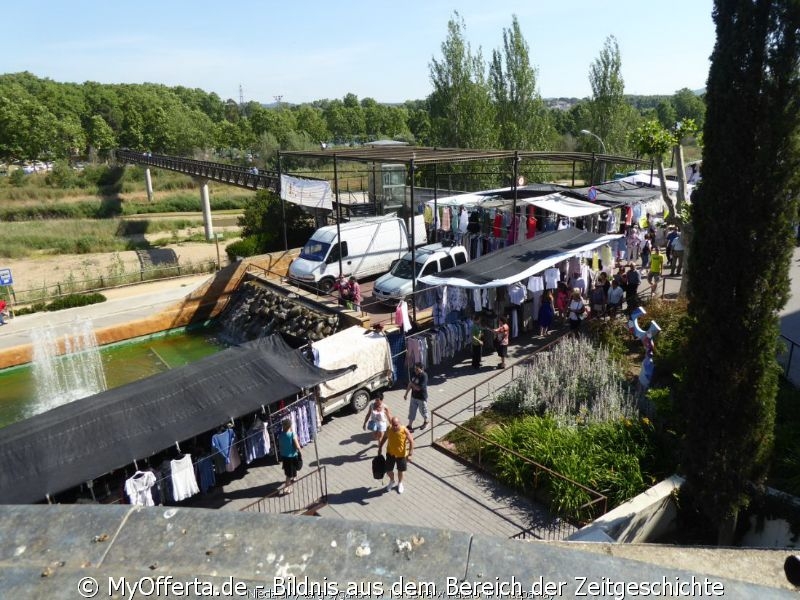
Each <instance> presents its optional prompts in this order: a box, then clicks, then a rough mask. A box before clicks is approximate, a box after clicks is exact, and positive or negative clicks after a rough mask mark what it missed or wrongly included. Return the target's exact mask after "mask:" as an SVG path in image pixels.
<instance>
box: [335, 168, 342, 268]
mask: <svg viewBox="0 0 800 600" xmlns="http://www.w3.org/2000/svg"><path fill="white" fill-rule="evenodd" d="M333 186H334V192H335V195H336V243H337V245H338V246H339V277H344V271H343V270H342V230H341V227H340V224H341V222H342V203H341V202H340V201H339V162H338V160H337V158H336V154H334V155H333Z"/></svg>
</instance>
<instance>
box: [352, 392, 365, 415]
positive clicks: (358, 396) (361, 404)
mask: <svg viewBox="0 0 800 600" xmlns="http://www.w3.org/2000/svg"><path fill="white" fill-rule="evenodd" d="M367 404H369V392H368V391H367V390H358V391H357V392H356V393H355V394H353V397H352V398H351V399H350V406H352V407H353V410H354V411H356V412H361V411H362V410H364V409H365V408H366V407H367Z"/></svg>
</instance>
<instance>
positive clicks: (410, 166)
mask: <svg viewBox="0 0 800 600" xmlns="http://www.w3.org/2000/svg"><path fill="white" fill-rule="evenodd" d="M408 169H409V173H410V175H411V198H410V200H409V201H410V202H411V243H410V245H411V301H412V303H411V311H412V315H411V319H412V321H413V322H414V325H416V324H417V302H416V298H417V245H416V241H417V233H416V227H415V223H416V219H415V218H414V217H416V216H417V215H416V206H415V205H414V174H415V166H414V159H413V158H412V159H411V161H410V162H409V163H408Z"/></svg>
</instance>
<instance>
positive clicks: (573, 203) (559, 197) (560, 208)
mask: <svg viewBox="0 0 800 600" xmlns="http://www.w3.org/2000/svg"><path fill="white" fill-rule="evenodd" d="M522 202H527V203H528V204H533V205H534V206H538V207H539V208H542V209H544V210H547V211H550V212H552V213H556V214H558V215H562V216H564V217H567V218H569V219H577V218H578V217H585V216H587V215H593V214H596V213H600V212H605V211H607V210H608V206H602V205H598V204H594V203H592V202H586V201H585V200H578V199H577V198H570V197H569V196H565V195H564V194H560V193H556V194H548V195H547V196H540V197H538V198H523V199H522Z"/></svg>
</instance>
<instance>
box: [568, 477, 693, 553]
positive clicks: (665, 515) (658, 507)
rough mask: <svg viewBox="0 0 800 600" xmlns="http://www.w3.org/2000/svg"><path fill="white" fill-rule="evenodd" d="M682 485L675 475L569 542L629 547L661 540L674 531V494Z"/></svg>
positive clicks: (572, 536)
mask: <svg viewBox="0 0 800 600" xmlns="http://www.w3.org/2000/svg"><path fill="white" fill-rule="evenodd" d="M683 481H684V480H683V479H682V478H681V477H678V476H677V475H673V476H672V477H670V478H669V479H665V480H664V481H662V482H661V483H658V484H656V485H654V486H653V487H651V488H650V489H649V490H647V491H646V492H644V493H642V494H639V495H638V496H636V497H635V498H631V499H630V500H628V501H627V502H625V503H624V504H620V505H619V506H618V507H617V508H615V509H614V510H612V511H610V512H607V513H606V514H605V515H603V516H602V517H600V518H599V519H595V520H594V521H592V523H590V524H589V525H587V526H586V527H583V528H582V529H579V530H578V531H576V532H575V533H574V534H572V535H571V536H570V537H568V538H567V539H568V540H570V541H583V542H620V543H626V544H632V543H641V542H648V541H654V540H658V539H660V538H662V537H663V536H664V535H665V534H667V533H669V532H670V531H671V530H673V529H674V528H675V522H676V518H677V516H678V511H677V507H676V506H675V502H674V501H673V494H674V493H675V492H676V491H677V490H678V489H680V487H681V485H682V484H683Z"/></svg>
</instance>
